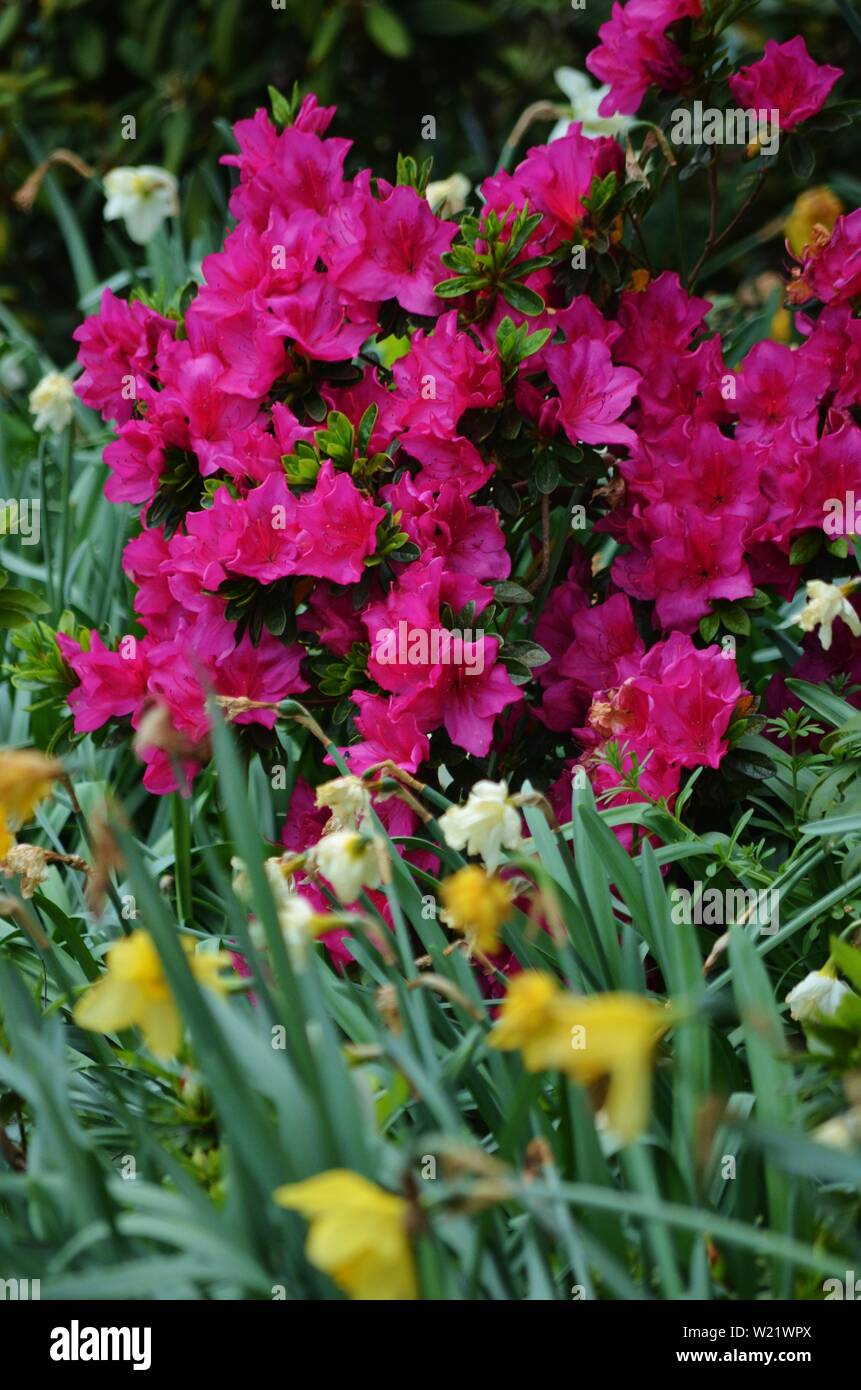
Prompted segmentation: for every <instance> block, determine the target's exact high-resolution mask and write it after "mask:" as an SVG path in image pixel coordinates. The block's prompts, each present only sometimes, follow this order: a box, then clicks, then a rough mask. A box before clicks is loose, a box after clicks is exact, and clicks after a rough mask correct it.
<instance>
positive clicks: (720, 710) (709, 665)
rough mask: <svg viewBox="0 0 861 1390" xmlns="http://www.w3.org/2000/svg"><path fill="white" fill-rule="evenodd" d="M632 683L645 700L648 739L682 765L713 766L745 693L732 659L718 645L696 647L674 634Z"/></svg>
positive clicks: (651, 654)
mask: <svg viewBox="0 0 861 1390" xmlns="http://www.w3.org/2000/svg"><path fill="white" fill-rule="evenodd" d="M633 684H634V685H635V686H636V687H637V688H638V689H639V691H640V693H641V694H642V695H644V696H645V697H646V699H647V701H648V722H647V732H648V738H649V740H650V741H651V742H653V743H654V747H655V751H656V752H657V753H658V754H659V756H661V757H663V758H666V759H667V761H668V762H672V763H679V764H681V766H682V767H700V766H705V767H717V766H718V765H719V763H720V761H721V758H722V757H723V755H724V753H725V752H726V747H727V745H726V743H725V741H724V734H725V733H726V730H727V728H728V726H729V723H730V720H731V719H732V715H733V710H734V709H735V707H736V705H737V704H738V701H739V700H740V699H741V697H742V695H743V694H744V691H743V689H742V686H741V682H740V681H739V678H738V671H737V669H736V664H735V661H734V660H732V658H731V657H728V656H727V654H726V653H725V652H724V651H722V649H721V648H720V647H707V648H706V649H705V651H701V650H699V649H698V648H696V647H695V646H694V644H693V642H692V641H691V639H690V637H687V636H685V635H684V634H683V633H681V632H674V633H672V635H671V636H670V637H669V638H668V639H667V641H666V642H659V643H658V644H657V645H656V646H654V647H652V649H651V651H650V652H648V653H647V655H646V656H645V657H644V658H643V661H642V665H641V667H640V674H639V675H638V676H636V677H634V678H633Z"/></svg>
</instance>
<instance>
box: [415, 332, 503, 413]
mask: <svg viewBox="0 0 861 1390" xmlns="http://www.w3.org/2000/svg"><path fill="white" fill-rule="evenodd" d="M393 371H394V378H395V387H396V400H397V402H398V404H399V417H400V425H401V427H402V428H405V429H407V430H409V431H414V430H415V431H419V432H427V433H428V434H432V435H439V436H445V435H452V434H456V433H457V427H458V424H459V422H460V418H461V416H462V415H463V413H464V411H466V410H487V409H490V408H491V407H492V406H494V405H497V404H498V403H499V402H500V401H501V400H502V394H503V392H502V378H501V376H500V371H499V359H498V358H497V356H496V353H495V352H491V351H487V350H486V349H483V348H480V347H478V346H477V345H476V344H475V343H474V342H473V339H472V338H471V336H470V335H469V334H468V333H463V332H461V331H460V330H459V329H458V326H457V311H456V310H454V309H453V310H451V312H449V313H447V314H443V315H442V317H441V318H440V319H439V320H438V322H437V324H436V327H435V329H434V331H433V333H423V332H418V333H416V334H414V336H413V338H412V340H411V342H410V350H409V352H408V353H407V355H406V356H405V357H401V358H399V359H398V361H397V362H396V363H395V365H394V369H393Z"/></svg>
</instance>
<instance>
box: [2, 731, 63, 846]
mask: <svg viewBox="0 0 861 1390" xmlns="http://www.w3.org/2000/svg"><path fill="white" fill-rule="evenodd" d="M62 770H63V769H62V767H61V766H60V764H59V763H58V762H55V761H54V759H53V758H46V757H45V755H44V753H40V752H39V751H38V750H37V749H35V748H11V749H5V750H4V751H2V752H0V857H2V856H3V855H5V854H6V853H7V852H8V850H9V849H10V848H11V847H12V845H13V844H14V842H15V836H14V834H13V833H12V832H13V831H14V830H16V829H17V828H18V826H20V825H23V824H24V822H25V821H28V820H30V819H31V818H32V816H33V814H34V812H35V810H36V807H37V805H38V803H39V802H40V801H42V800H43V799H44V798H45V797H46V796H48V795H49V794H50V791H51V788H52V786H53V785H54V782H55V781H56V779H57V778H58V777H59V775H60V773H61V772H62Z"/></svg>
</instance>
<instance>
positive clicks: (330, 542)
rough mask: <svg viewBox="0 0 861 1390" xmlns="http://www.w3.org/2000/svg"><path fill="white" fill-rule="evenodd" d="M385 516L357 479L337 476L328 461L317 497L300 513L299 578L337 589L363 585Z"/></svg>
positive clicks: (304, 501) (306, 500) (305, 500)
mask: <svg viewBox="0 0 861 1390" xmlns="http://www.w3.org/2000/svg"><path fill="white" fill-rule="evenodd" d="M385 515H386V511H385V508H384V507H377V506H374V504H373V502H371V501H369V500H368V498H367V497H366V496H365V495H364V494H363V493H361V492H360V491H359V489H358V488H357V487H356V485H355V483H354V482H353V480H352V478H350V477H349V476H348V475H347V474H346V473H336V472H335V470H334V467H333V465H332V464H331V462H330V461H329V460H328V459H326V461H325V462H324V463H323V465H322V467H321V469H320V472H319V473H318V474H317V481H316V483H315V485H314V490H313V492H309V493H306V494H305V496H304V497H302V498H300V500H299V505H298V507H297V509H296V513H295V516H296V544H297V546H298V550H299V555H298V559H297V562H296V564H297V572H298V573H299V574H313V575H316V576H317V577H318V578H319V579H331V580H332V582H333V583H335V584H358V582H359V580H360V579H361V578H362V575H363V574H364V572H365V568H364V562H365V560H366V559H367V557H368V556H369V555H373V553H374V551H375V549H376V546H377V527H378V526H379V524H380V522H381V521H382V520H383V518H384V517H385Z"/></svg>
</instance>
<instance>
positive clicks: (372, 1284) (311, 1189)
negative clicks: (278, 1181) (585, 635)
mask: <svg viewBox="0 0 861 1390" xmlns="http://www.w3.org/2000/svg"><path fill="white" fill-rule="evenodd" d="M274 1197H275V1201H276V1202H277V1203H278V1205H279V1206H282V1207H287V1208H288V1210H290V1211H298V1212H300V1213H301V1215H302V1216H304V1217H306V1218H307V1220H308V1222H309V1224H310V1231H309V1233H308V1240H307V1242H306V1245H305V1253H306V1255H307V1257H308V1260H309V1261H310V1263H311V1264H312V1265H314V1267H315V1268H316V1269H320V1270H322V1271H323V1273H324V1274H328V1275H329V1277H330V1279H332V1281H333V1282H334V1283H335V1284H337V1285H338V1288H340V1289H342V1290H343V1291H344V1293H346V1294H348V1295H349V1296H350V1298H355V1299H360V1300H362V1301H371V1300H374V1301H376V1300H383V1299H386V1300H392V1299H394V1300H403V1299H415V1298H418V1284H417V1279H416V1269H415V1261H414V1258H413V1251H412V1245H411V1243H410V1234H409V1231H410V1222H411V1216H412V1209H411V1207H410V1204H409V1202H408V1201H407V1200H406V1199H405V1198H404V1197H398V1196H395V1195H394V1193H391V1192H386V1191H384V1189H383V1188H382V1187H378V1186H377V1184H376V1183H373V1182H370V1181H369V1180H368V1179H367V1178H363V1177H361V1176H360V1175H359V1174H358V1173H352V1172H350V1170H349V1169H347V1168H333V1169H330V1170H329V1171H328V1172H325V1173H318V1174H317V1176H316V1177H313V1178H307V1179H306V1180H305V1181H304V1182H297V1183H288V1184H287V1185H286V1186H284V1187H279V1188H278V1189H277V1190H276V1192H275V1193H274Z"/></svg>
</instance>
